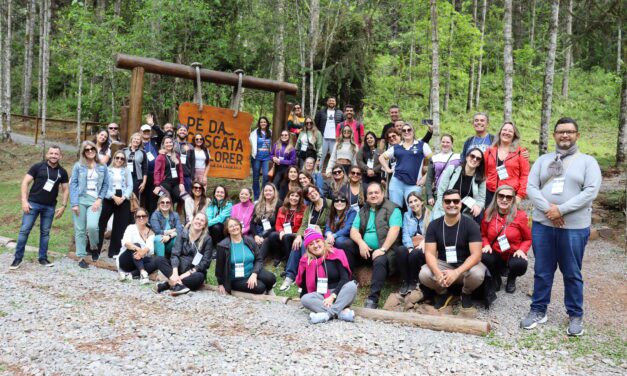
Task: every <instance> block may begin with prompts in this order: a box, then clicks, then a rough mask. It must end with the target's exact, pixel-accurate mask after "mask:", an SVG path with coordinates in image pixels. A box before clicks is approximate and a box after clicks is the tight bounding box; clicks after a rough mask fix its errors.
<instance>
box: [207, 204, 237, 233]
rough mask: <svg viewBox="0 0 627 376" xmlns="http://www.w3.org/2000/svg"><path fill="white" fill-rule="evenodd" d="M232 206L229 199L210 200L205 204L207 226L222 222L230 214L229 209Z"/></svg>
mask: <svg viewBox="0 0 627 376" xmlns="http://www.w3.org/2000/svg"><path fill="white" fill-rule="evenodd" d="M232 208H233V204H231V202H230V201H226V203H225V202H224V201H222V202H219V203H218V202H216V201H215V200H212V201H211V204H209V206H207V210H206V213H207V219H208V222H207V226H208V227H211V226H213V225H216V224H218V223H224V222H225V221H226V220H227V219H228V218H229V217H230V216H231V209H232Z"/></svg>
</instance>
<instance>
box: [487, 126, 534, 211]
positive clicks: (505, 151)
mask: <svg viewBox="0 0 627 376" xmlns="http://www.w3.org/2000/svg"><path fill="white" fill-rule="evenodd" d="M519 143H520V132H518V128H516V126H515V125H514V123H512V122H506V123H505V124H503V126H502V127H501V130H500V131H499V133H498V134H497V135H496V136H495V137H494V143H493V144H492V146H491V147H490V148H489V149H488V150H486V151H485V153H484V159H485V176H486V197H485V202H486V203H489V202H492V196H494V191H496V189H497V188H498V187H500V186H501V185H509V186H510V187H512V188H514V191H515V192H516V202H517V203H520V201H521V200H522V199H523V198H525V196H527V177H528V176H529V159H528V158H529V152H528V151H527V150H526V149H524V148H522V147H520V145H519Z"/></svg>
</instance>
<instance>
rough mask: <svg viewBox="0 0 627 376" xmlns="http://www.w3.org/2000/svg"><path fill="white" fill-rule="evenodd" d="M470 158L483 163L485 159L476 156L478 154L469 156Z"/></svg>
mask: <svg viewBox="0 0 627 376" xmlns="http://www.w3.org/2000/svg"><path fill="white" fill-rule="evenodd" d="M468 158H470V159H473V160H475V161H481V160H482V159H483V158H481V156H480V155H476V154H468Z"/></svg>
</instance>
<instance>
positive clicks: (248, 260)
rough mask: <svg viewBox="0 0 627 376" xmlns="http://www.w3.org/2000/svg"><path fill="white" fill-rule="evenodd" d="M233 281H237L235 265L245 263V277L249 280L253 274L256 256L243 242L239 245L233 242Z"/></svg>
mask: <svg viewBox="0 0 627 376" xmlns="http://www.w3.org/2000/svg"><path fill="white" fill-rule="evenodd" d="M230 262H231V279H235V264H241V263H244V277H239V278H248V277H250V275H251V274H253V266H254V264H255V255H254V254H253V252H252V251H251V250H250V248H248V247H247V246H246V244H244V242H243V241H241V242H239V243H235V242H231V260H230Z"/></svg>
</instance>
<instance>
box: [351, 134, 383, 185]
mask: <svg viewBox="0 0 627 376" xmlns="http://www.w3.org/2000/svg"><path fill="white" fill-rule="evenodd" d="M380 155H381V152H380V150H379V148H378V147H377V137H376V136H375V134H374V132H368V133H366V137H365V143H364V146H363V147H362V148H361V149H359V151H358V152H357V157H356V158H355V159H356V160H357V166H359V168H360V169H361V172H362V180H363V183H364V189H366V187H367V186H368V184H370V183H372V182H380V181H381V163H380V162H379V156H380Z"/></svg>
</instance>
